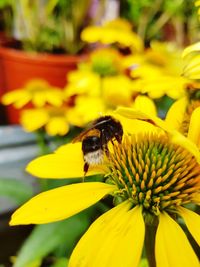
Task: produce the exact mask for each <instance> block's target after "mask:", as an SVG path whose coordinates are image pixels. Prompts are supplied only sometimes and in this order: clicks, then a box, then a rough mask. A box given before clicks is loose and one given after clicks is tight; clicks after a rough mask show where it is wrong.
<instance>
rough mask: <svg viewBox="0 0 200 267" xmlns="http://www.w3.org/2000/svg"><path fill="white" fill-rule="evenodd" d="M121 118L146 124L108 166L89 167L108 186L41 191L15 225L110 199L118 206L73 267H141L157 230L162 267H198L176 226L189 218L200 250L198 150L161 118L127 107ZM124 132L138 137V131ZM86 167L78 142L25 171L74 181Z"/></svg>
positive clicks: (96, 227) (95, 228)
mask: <svg viewBox="0 0 200 267" xmlns="http://www.w3.org/2000/svg"><path fill="white" fill-rule="evenodd" d="M117 112H118V113H119V114H120V115H121V116H125V117H127V118H128V119H129V120H132V122H133V124H134V121H137V122H141V125H140V126H139V128H140V132H139V131H138V132H137V133H134V134H131V135H129V136H128V135H127V134H125V135H124V137H123V141H122V143H121V144H120V145H119V144H118V143H117V142H116V143H115V142H114V144H113V146H112V149H111V150H110V152H109V157H108V158H107V159H106V160H105V162H104V163H103V165H102V166H96V165H91V166H90V168H89V172H88V173H87V175H91V174H94V173H95V171H96V173H99V170H100V169H101V173H102V174H104V175H105V176H104V180H102V182H84V183H76V184H72V185H67V186H63V187H60V188H56V189H53V190H50V191H46V192H43V193H41V194H39V195H37V196H36V197H34V198H32V199H31V200H29V201H28V202H27V203H26V204H24V205H23V206H22V207H21V208H19V209H18V210H17V211H16V212H15V213H14V214H13V215H12V219H11V222H10V224H11V225H18V224H30V223H36V224H41V223H49V222H52V221H58V220H62V219H64V218H68V217H70V216H73V215H74V214H76V213H78V212H80V211H82V210H83V209H86V208H88V207H89V206H91V205H93V204H95V203H96V202H98V201H99V200H100V199H102V198H104V197H105V196H107V195H111V197H112V198H113V203H114V205H115V207H114V208H112V209H110V210H109V211H107V212H106V213H105V214H103V215H102V216H100V217H99V218H98V219H97V220H96V221H95V222H94V223H93V224H92V225H91V226H90V228H89V229H88V230H87V232H86V233H85V234H84V236H83V237H82V238H81V239H80V241H79V242H78V244H77V246H76V247H75V249H74V251H73V253H72V255H71V258H70V260H69V267H74V266H79V267H84V266H90V267H102V266H109V267H122V266H125V267H132V266H138V264H139V261H140V258H141V254H142V249H143V245H144V238H145V235H146V236H149V235H150V234H152V232H151V231H150V229H152V228H153V229H155V228H157V231H156V233H155V234H154V237H153V238H155V259H156V266H157V267H163V265H166V266H170V267H171V266H176V267H191V266H192V267H199V261H198V258H197V256H196V255H195V252H194V251H193V249H192V247H191V245H190V243H189V240H188V239H187V237H186V235H185V233H184V231H183V230H182V228H181V227H180V226H179V224H178V220H176V219H177V218H182V219H183V221H184V222H185V225H186V227H187V228H188V230H189V231H190V233H191V234H192V236H193V238H194V239H195V240H196V242H197V243H198V244H199V245H200V236H199V224H200V216H199V215H198V214H196V213H195V212H193V211H191V210H190V207H189V206H186V204H190V203H191V204H193V203H194V204H196V203H198V201H199V190H200V175H199V173H200V152H199V149H198V148H197V147H196V145H195V144H194V143H193V142H192V141H191V140H189V139H188V138H186V137H184V136H183V135H181V134H180V133H179V132H177V131H175V130H173V129H172V128H171V127H170V125H168V124H167V123H166V122H165V121H162V120H161V119H159V118H157V117H156V116H152V115H147V114H145V113H143V112H138V111H137V110H135V109H128V108H119V109H118V111H117ZM124 119H125V118H124ZM143 120H144V121H145V123H146V125H145V126H144V124H142V123H143ZM138 125H139V124H138ZM152 128H153V129H155V130H153V131H152ZM124 131H125V132H126V133H132V132H133V131H134V129H129V128H127V129H124ZM83 165H84V161H83V156H82V151H81V143H75V144H67V145H65V146H62V147H60V148H59V149H58V150H57V151H56V152H55V153H53V154H49V155H46V156H43V157H39V158H37V159H35V160H33V161H32V162H31V163H30V164H29V165H28V167H27V170H28V171H29V172H30V173H31V174H33V175H36V176H39V177H43V178H47V177H48V178H49V177H51V178H73V177H74V178H75V177H81V176H83ZM66 203H69V204H70V205H66ZM145 225H146V226H148V227H146V228H145ZM146 249H148V247H146ZM152 251H154V245H153V247H152ZM177 251H179V252H181V253H177ZM94 255H95V257H94Z"/></svg>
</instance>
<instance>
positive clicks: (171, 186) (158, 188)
mask: <svg viewBox="0 0 200 267" xmlns="http://www.w3.org/2000/svg"><path fill="white" fill-rule="evenodd" d="M113 150H114V151H113V153H110V158H109V169H110V175H109V178H108V182H109V183H112V184H113V183H114V184H116V185H117V186H118V189H119V190H118V191H117V192H115V193H114V200H115V202H122V201H124V200H126V199H129V200H131V201H132V203H133V206H135V205H142V206H143V210H144V212H147V213H151V214H154V215H159V213H160V212H161V211H164V210H165V211H167V212H176V209H177V207H178V206H179V205H184V204H187V203H192V202H193V199H194V197H195V195H196V194H197V192H198V190H199V189H200V166H199V164H198V163H197V161H196V159H195V158H194V156H193V155H192V154H190V153H189V152H188V151H186V150H185V149H184V148H182V147H180V146H178V145H175V144H172V143H170V141H169V139H168V137H167V136H162V137H160V136H157V135H153V134H152V135H147V134H146V135H138V136H135V135H134V136H131V137H127V136H125V138H124V140H123V142H122V144H121V145H119V144H115V145H114V146H113Z"/></svg>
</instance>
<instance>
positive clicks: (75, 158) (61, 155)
mask: <svg viewBox="0 0 200 267" xmlns="http://www.w3.org/2000/svg"><path fill="white" fill-rule="evenodd" d="M83 166H84V162H83V154H82V150H81V143H75V144H67V145H65V146H63V147H61V148H60V149H59V150H58V152H57V153H54V154H49V155H46V156H42V157H39V158H36V159H34V160H33V161H31V162H30V163H29V164H28V166H27V167H26V170H27V171H28V172H29V173H31V174H32V175H35V176H37V177H40V178H57V179H62V178H77V177H83V176H84V172H83ZM100 172H102V170H100V168H98V169H95V168H93V167H92V166H91V167H90V168H89V171H88V172H87V176H89V175H93V174H97V173H100Z"/></svg>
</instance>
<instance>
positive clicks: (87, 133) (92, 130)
mask: <svg viewBox="0 0 200 267" xmlns="http://www.w3.org/2000/svg"><path fill="white" fill-rule="evenodd" d="M93 127H94V126H92V127H91V128H89V129H86V130H85V131H83V132H82V133H80V134H79V135H78V136H76V137H75V138H74V139H73V140H72V143H76V142H82V141H83V139H84V138H85V137H87V136H100V131H99V130H98V129H95V128H93Z"/></svg>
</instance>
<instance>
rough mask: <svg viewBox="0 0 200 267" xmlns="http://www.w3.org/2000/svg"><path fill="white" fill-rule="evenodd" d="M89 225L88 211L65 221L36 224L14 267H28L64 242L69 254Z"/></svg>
mask: <svg viewBox="0 0 200 267" xmlns="http://www.w3.org/2000/svg"><path fill="white" fill-rule="evenodd" d="M88 226H89V217H88V213H87V211H86V212H82V213H80V214H77V215H75V216H73V217H71V218H69V219H67V220H64V221H60V222H55V223H50V224H43V225H38V226H36V227H35V228H34V230H33V231H32V233H31V234H30V236H29V237H28V238H27V240H26V241H25V243H24V244H23V246H22V248H21V250H20V251H19V253H18V256H17V260H16V262H15V264H14V266H13V267H27V266H29V265H30V264H31V263H32V262H35V261H37V260H41V259H43V258H44V257H46V256H47V255H49V254H50V253H52V252H53V251H55V250H56V249H57V248H58V247H59V246H61V245H62V244H64V245H65V247H66V255H67V254H68V253H69V251H70V252H71V251H72V249H73V247H74V246H75V244H76V242H77V241H78V239H79V238H80V236H81V235H82V234H83V233H84V231H85V230H86V229H87V227H88Z"/></svg>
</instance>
